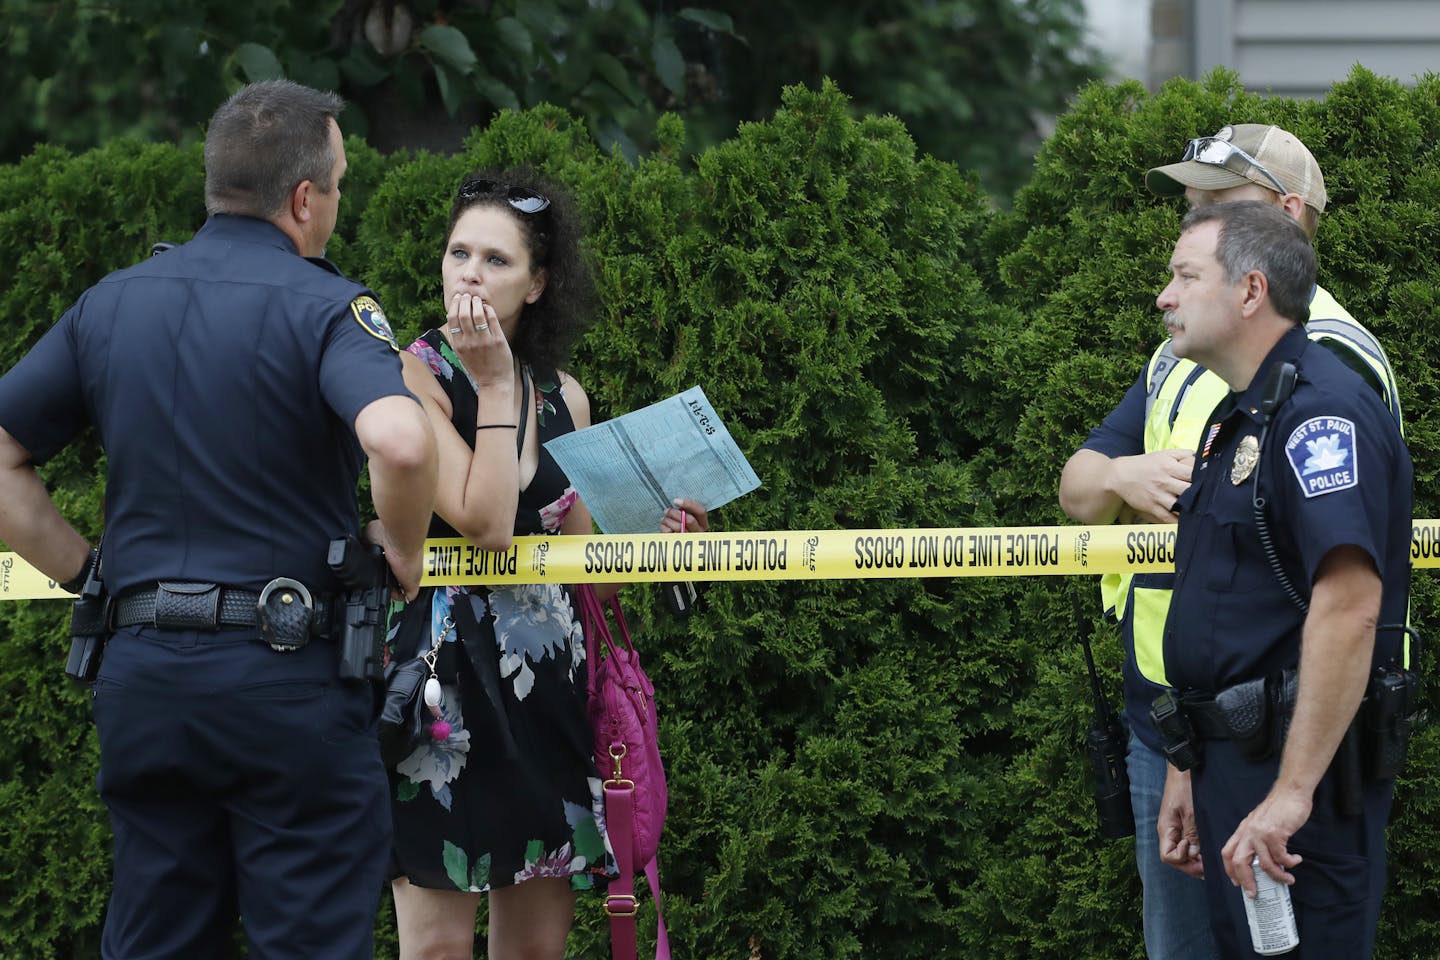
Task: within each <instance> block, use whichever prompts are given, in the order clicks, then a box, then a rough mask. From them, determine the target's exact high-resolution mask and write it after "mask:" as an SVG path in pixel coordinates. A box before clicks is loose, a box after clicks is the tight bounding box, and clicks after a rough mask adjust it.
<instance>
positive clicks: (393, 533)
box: [355, 397, 438, 555]
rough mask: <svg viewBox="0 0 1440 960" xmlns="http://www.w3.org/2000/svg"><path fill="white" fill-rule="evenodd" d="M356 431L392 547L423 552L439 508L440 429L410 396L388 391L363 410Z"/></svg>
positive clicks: (409, 552) (376, 510)
mask: <svg viewBox="0 0 1440 960" xmlns="http://www.w3.org/2000/svg"><path fill="white" fill-rule="evenodd" d="M355 433H356V435H357V436H358V437H359V438H360V444H361V446H362V447H364V449H365V453H366V455H367V456H368V457H369V458H370V495H371V499H372V500H373V501H374V503H375V513H376V514H377V515H378V516H379V518H380V520H381V521H382V522H383V523H384V524H385V535H386V539H387V540H388V541H389V543H390V545H391V547H392V548H393V549H395V550H398V551H399V552H401V553H403V554H408V555H413V554H417V553H419V552H420V550H421V549H423V547H424V544H425V532H426V531H427V530H428V529H429V526H430V515H431V513H432V512H433V511H434V508H435V478H436V474H437V472H438V466H437V460H436V455H435V435H434V433H433V431H432V430H431V429H430V423H429V421H427V420H426V418H425V414H424V412H423V411H422V410H421V409H420V405H419V404H418V403H417V402H415V400H414V399H412V398H410V397H383V398H381V399H380V400H376V401H374V402H373V403H371V404H370V405H369V406H367V407H366V408H365V409H364V410H362V411H360V416H358V417H357V418H356V420H355Z"/></svg>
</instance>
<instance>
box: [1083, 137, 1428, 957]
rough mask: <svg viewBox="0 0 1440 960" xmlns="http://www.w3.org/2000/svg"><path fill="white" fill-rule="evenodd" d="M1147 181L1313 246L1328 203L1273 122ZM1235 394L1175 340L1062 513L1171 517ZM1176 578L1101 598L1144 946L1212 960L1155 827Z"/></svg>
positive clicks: (1327, 342)
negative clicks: (1113, 655)
mask: <svg viewBox="0 0 1440 960" xmlns="http://www.w3.org/2000/svg"><path fill="white" fill-rule="evenodd" d="M1145 183H1146V185H1147V186H1148V187H1149V188H1150V189H1151V191H1153V192H1154V193H1156V194H1159V195H1162V196H1171V195H1178V194H1183V195H1184V196H1185V199H1186V201H1187V202H1188V203H1189V205H1190V206H1191V207H1199V206H1205V205H1207V204H1211V203H1222V202H1224V201H1227V200H1263V201H1264V202H1266V203H1269V204H1271V205H1273V206H1275V207H1276V208H1277V209H1280V210H1284V211H1285V213H1286V214H1288V215H1289V216H1290V217H1291V218H1293V219H1294V220H1295V221H1296V222H1298V223H1299V224H1300V226H1301V227H1302V228H1303V229H1304V230H1305V233H1306V234H1307V235H1308V236H1309V237H1311V238H1312V240H1313V238H1314V237H1315V233H1316V230H1317V229H1318V227H1319V222H1320V216H1321V212H1322V211H1324V210H1325V209H1326V206H1327V203H1328V200H1329V197H1328V195H1327V193H1326V190H1325V177H1324V174H1323V173H1322V172H1321V170H1320V165H1319V163H1317V162H1316V160H1315V157H1314V155H1313V154H1311V152H1310V150H1309V148H1307V147H1306V146H1305V144H1303V143H1302V142H1301V141H1300V140H1299V138H1297V137H1296V136H1295V135H1294V134H1292V133H1290V132H1289V131H1287V130H1284V129H1282V128H1280V127H1277V126H1273V125H1266V124H1252V123H1240V124H1227V125H1226V126H1224V127H1222V128H1221V129H1220V130H1219V131H1217V132H1216V133H1215V134H1214V135H1213V136H1209V137H1198V138H1196V139H1193V140H1191V141H1189V142H1188V144H1187V145H1186V148H1185V152H1184V157H1183V158H1182V159H1181V160H1179V161H1178V162H1175V163H1170V164H1166V165H1164V166H1160V167H1156V168H1154V169H1152V170H1150V171H1149V172H1148V173H1146V175H1145ZM1313 289H1314V292H1313V294H1312V295H1311V299H1310V317H1309V320H1308V321H1307V322H1306V329H1307V332H1308V335H1309V336H1310V338H1311V339H1312V340H1315V341H1316V342H1318V343H1320V344H1322V345H1323V346H1325V347H1326V348H1328V349H1330V350H1331V351H1332V352H1334V353H1335V354H1336V356H1337V357H1339V358H1340V359H1341V361H1342V362H1344V363H1346V365H1347V366H1350V367H1351V368H1352V369H1355V370H1357V371H1358V372H1360V373H1361V375H1362V376H1363V377H1365V378H1366V380H1367V382H1369V383H1370V385H1371V386H1372V387H1374V388H1375V390H1376V392H1377V393H1378V394H1379V395H1380V396H1381V397H1382V398H1383V399H1384V400H1385V402H1386V405H1387V407H1389V410H1390V413H1391V415H1392V417H1393V418H1394V419H1395V421H1396V422H1397V423H1400V422H1401V406H1400V393H1399V390H1398V388H1397V387H1396V384H1395V376H1394V372H1393V371H1392V370H1391V368H1390V363H1389V359H1388V358H1387V357H1386V355H1385V350H1384V348H1383V347H1382V346H1381V345H1380V342H1379V341H1378V340H1377V339H1376V338H1375V337H1374V336H1373V335H1372V334H1371V333H1370V332H1369V331H1368V330H1366V329H1365V328H1364V326H1362V325H1361V324H1360V323H1359V322H1358V321H1357V320H1356V319H1355V318H1354V317H1352V316H1351V315H1350V313H1349V312H1348V311H1346V310H1345V308H1344V307H1342V306H1341V305H1340V304H1339V303H1338V302H1337V301H1336V300H1335V298H1334V297H1333V296H1331V295H1330V293H1329V292H1328V291H1326V290H1325V289H1324V288H1323V287H1322V286H1320V285H1319V284H1316V285H1315V287H1314V288H1313ZM1228 393H1229V387H1228V386H1227V385H1226V384H1225V382H1224V381H1223V380H1221V379H1220V378H1219V377H1217V376H1215V375H1214V374H1212V373H1210V372H1208V371H1206V370H1205V368H1204V367H1201V366H1199V365H1197V364H1196V363H1195V362H1194V361H1193V360H1180V359H1178V358H1176V357H1175V356H1174V354H1173V353H1172V352H1171V348H1170V343H1169V341H1168V340H1167V341H1165V342H1163V343H1161V344H1160V346H1159V347H1158V348H1157V349H1156V350H1155V351H1154V353H1153V354H1152V355H1151V358H1150V361H1149V363H1147V364H1146V366H1145V367H1144V368H1143V369H1142V370H1141V371H1140V375H1139V376H1138V377H1137V378H1136V380H1135V382H1134V384H1133V385H1132V386H1131V387H1130V389H1129V390H1128V391H1127V392H1126V394H1125V396H1124V398H1123V399H1122V400H1121V401H1120V403H1119V405H1117V406H1116V407H1115V409H1114V410H1112V411H1111V412H1110V413H1109V414H1108V415H1107V416H1106V417H1105V420H1104V422H1103V423H1102V424H1101V425H1100V426H1099V427H1097V428H1095V429H1093V430H1091V431H1090V435H1089V437H1088V438H1087V439H1086V441H1085V443H1084V444H1083V445H1082V446H1081V448H1080V449H1079V450H1077V451H1076V452H1075V454H1074V455H1072V456H1071V457H1070V459H1069V461H1067V462H1066V464H1065V468H1064V471H1063V472H1062V473H1061V476H1060V491H1059V493H1060V504H1061V506H1062V507H1063V508H1064V509H1065V512H1066V513H1067V514H1068V515H1069V516H1071V517H1072V518H1074V519H1076V520H1079V521H1080V522H1082V523H1111V522H1114V521H1117V520H1118V521H1120V522H1122V523H1123V522H1153V523H1172V524H1173V523H1175V522H1176V520H1177V519H1178V518H1177V516H1176V515H1175V513H1174V512H1173V510H1172V508H1173V506H1174V504H1175V500H1176V499H1177V498H1178V497H1179V495H1180V494H1181V493H1182V492H1183V491H1184V490H1185V488H1186V487H1188V486H1189V485H1190V475H1191V472H1192V470H1193V468H1194V463H1195V453H1196V452H1197V451H1198V450H1199V448H1200V442H1201V440H1202V438H1203V435H1204V433H1205V430H1206V429H1207V428H1208V427H1209V425H1210V423H1211V416H1210V415H1211V414H1212V413H1213V412H1214V409H1215V407H1216V406H1217V405H1218V404H1219V402H1220V401H1221V400H1222V399H1223V398H1224V397H1225V396H1226V395H1227V394H1228ZM1402 432H1403V425H1402ZM1174 580H1175V576H1174V571H1173V570H1165V571H1153V572H1147V573H1139V574H1133V575H1132V574H1129V573H1125V574H1106V575H1105V576H1103V577H1102V578H1101V596H1102V600H1103V603H1104V609H1105V611H1106V613H1107V614H1109V615H1110V616H1113V617H1114V618H1115V620H1116V621H1117V622H1118V623H1119V625H1120V637H1121V642H1122V644H1123V647H1124V650H1125V663H1124V668H1123V671H1122V675H1123V677H1124V693H1125V712H1124V717H1125V721H1126V725H1127V726H1128V727H1129V729H1130V741H1129V745H1128V749H1127V750H1126V754H1125V767H1126V773H1127V774H1128V776H1129V781H1130V799H1131V805H1132V808H1133V812H1134V816H1135V864H1136V867H1137V868H1138V870H1139V873H1140V880H1141V886H1142V893H1143V898H1142V910H1141V912H1142V916H1143V920H1144V934H1145V953H1146V955H1147V956H1148V957H1149V960H1213V958H1214V957H1215V956H1216V951H1215V945H1214V942H1213V938H1212V937H1211V934H1210V928H1209V924H1208V922H1207V919H1206V915H1205V913H1206V911H1205V903H1206V900H1205V886H1204V883H1203V882H1201V881H1200V880H1198V879H1195V878H1191V877H1187V876H1185V875H1183V874H1181V873H1178V872H1176V871H1175V870H1172V869H1170V868H1169V867H1168V866H1166V865H1165V862H1164V861H1163V860H1162V859H1161V857H1160V844H1161V842H1162V840H1165V841H1168V842H1170V843H1172V844H1173V843H1174V842H1177V841H1176V838H1161V837H1159V836H1158V834H1157V831H1156V829H1155V825H1156V823H1157V821H1158V819H1159V812H1160V801H1161V796H1162V793H1163V791H1164V785H1165V777H1166V769H1167V764H1166V759H1165V754H1164V752H1163V744H1162V743H1161V739H1160V735H1159V732H1158V731H1157V730H1156V729H1155V726H1154V724H1153V723H1151V721H1150V705H1151V703H1152V702H1153V701H1154V699H1155V697H1156V696H1157V695H1159V694H1160V693H1162V692H1163V691H1164V689H1165V688H1166V687H1167V686H1168V684H1169V680H1168V678H1167V677H1166V676H1165V665H1164V658H1163V649H1162V647H1163V643H1164V632H1165V619H1166V614H1167V613H1168V612H1169V607H1170V592H1171V589H1172V588H1173V586H1174Z"/></svg>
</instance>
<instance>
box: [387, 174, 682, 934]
mask: <svg viewBox="0 0 1440 960" xmlns="http://www.w3.org/2000/svg"><path fill="white" fill-rule="evenodd" d="M441 273H442V276H443V280H444V296H445V304H446V322H445V324H444V325H443V327H441V328H438V329H432V330H429V331H427V332H426V333H425V334H424V335H423V336H422V337H421V338H420V339H418V340H416V341H415V342H414V343H413V344H411V345H410V347H409V348H408V351H407V353H406V354H405V355H404V357H403V360H404V364H405V378H406V383H407V385H408V386H409V387H410V389H411V390H412V391H413V392H414V393H415V395H416V396H417V397H418V398H420V400H421V403H422V404H423V405H424V407H425V410H426V412H427V414H428V415H429V419H430V423H431V426H432V427H433V429H434V430H435V433H436V442H437V447H438V449H439V456H440V481H439V486H438V489H437V491H436V498H435V514H436V516H435V518H434V520H433V522H432V524H431V529H430V536H431V537H455V536H463V537H465V538H466V539H468V540H470V541H471V542H473V543H475V544H477V545H479V546H481V547H483V548H485V549H489V550H503V549H508V548H509V546H510V544H511V538H512V536H524V535H533V534H543V533H552V534H553V533H562V534H590V533H592V532H593V527H592V525H591V520H590V514H589V512H588V511H587V510H586V509H585V506H584V504H583V503H581V502H580V501H579V500H578V499H577V498H576V495H575V491H574V489H573V488H572V487H571V486H570V484H569V481H568V480H567V479H566V477H565V474H564V473H563V472H562V471H561V470H560V467H559V465H558V464H556V462H555V461H554V459H553V458H552V457H551V456H550V455H549V453H548V452H547V451H546V450H545V448H544V443H545V441H546V440H549V439H551V438H552V437H555V436H558V435H560V434H562V433H566V432H568V431H571V430H575V429H579V428H583V427H586V426H589V424H590V404H589V400H588V399H587V397H586V396H585V392H584V391H583V390H582V389H581V388H580V385H579V384H578V383H576V382H575V380H574V379H573V378H572V377H570V376H569V375H568V374H566V373H564V372H562V371H560V370H559V367H560V365H561V364H562V363H563V362H564V360H565V358H566V357H567V356H568V353H569V350H570V347H571V345H572V343H573V342H574V339H575V336H576V334H577V333H578V332H579V330H580V329H581V325H582V323H583V322H584V321H585V320H587V319H588V318H589V315H590V309H591V305H592V300H593V285H592V282H591V279H590V276H589V273H588V270H587V269H586V266H585V263H584V261H583V259H582V257H581V253H580V246H579V225H578V221H577V218H576V216H575V213H574V208H573V206H572V204H571V203H570V201H569V200H568V199H567V198H566V197H565V196H564V195H563V194H562V193H560V192H559V191H557V190H556V188H555V187H554V186H553V185H550V184H547V183H545V182H543V181H542V180H540V179H539V178H538V177H537V176H535V175H534V174H533V173H531V172H529V171H509V172H503V173H491V172H483V173H478V174H475V175H473V176H471V177H468V178H466V180H465V181H464V182H463V183H462V184H461V185H460V188H459V191H458V192H457V194H456V196H455V199H454V201H453V203H452V205H451V214H450V223H449V228H448V230H447V242H446V247H445V253H444V259H443V261H442V269H441ZM682 524H683V527H684V528H685V529H690V530H705V529H707V521H706V516H705V511H704V508H703V507H702V506H701V505H700V504H699V503H697V502H694V501H691V500H683V499H682V500H677V501H676V506H675V508H674V509H671V510H669V511H667V512H666V514H665V515H664V516H663V517H662V518H661V521H660V529H661V530H662V531H677V530H680V529H682ZM615 589H616V588H615V587H614V586H608V587H607V586H600V587H598V588H597V590H598V592H600V594H601V596H602V597H603V596H605V595H607V594H608V593H612V592H613V591H614V590H615ZM435 638H443V639H442V640H441V641H440V643H439V648H440V655H439V658H438V660H437V673H438V674H439V677H440V680H441V683H442V690H443V693H444V702H443V704H442V705H441V712H442V714H443V717H442V718H443V720H444V721H445V722H446V723H448V724H449V733H448V736H444V737H443V738H437V739H431V740H428V741H426V742H425V743H424V744H422V745H421V746H420V747H419V748H417V749H416V750H415V751H414V752H413V753H412V754H411V755H410V756H409V757H407V758H405V759H404V760H403V761H401V762H400V763H399V764H398V765H397V766H396V768H395V770H394V771H393V775H392V782H393V784H394V795H393V804H392V807H393V811H394V822H395V848H394V863H393V871H392V872H393V874H394V876H395V879H394V881H393V884H392V886H393V892H394V897H395V907H396V916H397V920H398V927H399V933H400V948H401V957H402V960H421V958H425V960H429V958H469V957H470V956H471V955H472V951H473V949H474V934H475V919H476V912H477V910H478V907H479V902H480V895H481V894H482V893H483V894H488V898H489V912H490V917H489V920H490V925H489V938H488V949H489V956H490V957H491V958H500V957H504V958H506V960H512V958H532V957H533V958H555V960H559V958H561V957H562V956H563V955H564V948H565V939H566V937H567V935H568V933H569V930H570V926H571V923H572V921H573V918H574V910H575V891H578V890H584V889H588V888H590V887H592V886H593V885H594V884H595V883H597V882H603V881H604V880H605V879H606V878H608V877H610V876H612V875H613V873H614V869H615V867H614V860H613V856H612V854H611V851H610V850H609V846H608V843H607V841H606V839H605V832H604V818H603V805H602V801H601V797H600V779H599V775H598V773H597V771H596V769H595V766H594V761H593V760H592V758H591V734H590V730H589V725H588V723H587V721H586V718H585V641H584V637H583V635H582V632H581V628H580V621H579V618H578V616H577V614H576V608H575V604H574V602H573V597H572V591H571V589H570V588H569V587H565V586H561V585H557V584H538V585H524V586H496V587H453V586H446V587H430V588H426V589H423V590H422V591H421V592H420V595H419V596H418V597H417V598H416V599H415V600H414V601H412V602H411V603H410V604H409V605H408V606H407V607H406V609H405V611H404V613H403V614H402V615H401V616H400V617H398V618H397V619H396V624H395V626H394V628H393V630H392V634H391V638H390V641H391V652H392V655H393V656H396V657H401V658H409V657H412V656H414V655H415V651H416V649H417V648H418V647H420V645H421V644H424V645H425V646H424V649H429V647H430V645H431V644H432V643H433V642H434V640H435ZM443 730H444V728H443V726H442V727H441V731H442V732H443Z"/></svg>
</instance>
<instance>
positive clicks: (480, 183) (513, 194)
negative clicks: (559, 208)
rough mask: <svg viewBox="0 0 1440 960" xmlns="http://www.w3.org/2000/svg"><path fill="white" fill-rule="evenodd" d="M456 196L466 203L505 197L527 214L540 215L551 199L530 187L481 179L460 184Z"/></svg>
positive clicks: (474, 178)
mask: <svg viewBox="0 0 1440 960" xmlns="http://www.w3.org/2000/svg"><path fill="white" fill-rule="evenodd" d="M456 196H458V197H459V198H460V199H461V200H465V201H470V200H474V199H476V198H478V197H491V196H498V197H503V198H504V200H505V202H506V203H508V204H510V206H512V207H514V208H515V209H516V210H519V211H520V212H521V213H526V214H535V213H539V212H541V211H542V210H545V209H546V208H548V207H549V206H550V198H549V197H546V196H543V195H542V194H538V193H536V192H535V191H534V190H531V189H529V188H528V187H517V186H515V185H514V184H510V183H502V182H501V181H499V180H486V179H483V178H480V177H472V178H470V179H468V180H466V181H465V182H464V183H462V184H460V190H459V191H458V192H457V194H456Z"/></svg>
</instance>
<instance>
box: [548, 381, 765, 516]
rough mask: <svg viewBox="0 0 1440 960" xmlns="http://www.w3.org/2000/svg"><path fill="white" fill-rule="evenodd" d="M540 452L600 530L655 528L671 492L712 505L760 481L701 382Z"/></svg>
mask: <svg viewBox="0 0 1440 960" xmlns="http://www.w3.org/2000/svg"><path fill="white" fill-rule="evenodd" d="M545 449H547V450H549V451H550V455H551V456H553V457H554V458H555V462H556V463H558V464H560V469H562V470H564V471H565V475H566V476H567V477H569V478H570V483H571V484H572V485H573V486H574V487H575V490H576V492H577V493H579V494H580V499H581V500H583V501H585V506H587V507H589V508H590V515H591V516H592V517H594V518H595V523H596V525H597V526H599V528H600V529H601V531H603V532H605V533H655V532H657V531H658V530H659V529H660V516H661V514H663V513H664V512H665V510H666V509H667V508H669V507H670V506H672V503H671V501H672V500H673V499H674V498H676V497H689V498H690V499H692V500H698V501H699V502H701V503H703V504H704V505H705V509H706V510H714V509H715V508H716V507H718V506H721V505H723V504H726V503H729V502H730V501H731V500H734V499H735V498H736V497H738V496H740V495H741V494H745V493H749V492H750V491H751V490H754V489H755V488H756V487H758V486H760V478H759V477H757V476H756V475H755V471H754V470H753V469H751V467H750V462H749V461H748V460H746V459H745V454H743V453H741V452H740V448H739V447H737V446H736V445H735V441H734V440H732V439H731V437H730V431H728V430H726V429H725V424H723V423H721V422H720V417H719V415H717V414H716V413H715V408H714V407H712V406H710V401H709V400H707V399H705V391H703V390H701V389H700V388H699V387H691V388H690V389H689V390H686V391H685V392H684V393H680V394H676V395H675V396H673V397H671V398H670V399H668V400H661V401H660V402H659V403H652V404H651V405H650V406H648V407H644V408H642V409H640V410H635V411H633V412H631V413H627V414H625V415H624V416H622V417H616V418H615V419H614V420H607V421H606V422H605V423H597V424H595V425H594V426H593V427H586V428H585V429H584V430H576V431H575V432H574V433H567V434H563V435H561V436H559V437H556V438H555V439H554V440H550V441H548V442H547V443H546V444H545Z"/></svg>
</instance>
